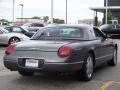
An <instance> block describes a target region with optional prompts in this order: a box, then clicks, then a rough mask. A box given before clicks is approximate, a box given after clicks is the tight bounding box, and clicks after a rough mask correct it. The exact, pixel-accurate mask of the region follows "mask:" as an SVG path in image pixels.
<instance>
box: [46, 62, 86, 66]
mask: <svg viewBox="0 0 120 90" xmlns="http://www.w3.org/2000/svg"><path fill="white" fill-rule="evenodd" d="M83 62H84V61H80V62H74V63H64V62H63V63H61V62H56V63H54V62H45V64H64V65H67V64H80V63H83Z"/></svg>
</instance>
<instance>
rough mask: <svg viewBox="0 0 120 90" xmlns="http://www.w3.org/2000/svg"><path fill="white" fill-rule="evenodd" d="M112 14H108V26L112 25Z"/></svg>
mask: <svg viewBox="0 0 120 90" xmlns="http://www.w3.org/2000/svg"><path fill="white" fill-rule="evenodd" d="M111 20H112V13H111V12H110V11H109V12H108V14H107V21H108V24H111V23H112V21H111Z"/></svg>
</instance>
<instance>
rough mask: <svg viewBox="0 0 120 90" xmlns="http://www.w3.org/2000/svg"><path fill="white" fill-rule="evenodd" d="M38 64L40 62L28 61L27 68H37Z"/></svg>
mask: <svg viewBox="0 0 120 90" xmlns="http://www.w3.org/2000/svg"><path fill="white" fill-rule="evenodd" d="M38 63H39V61H38V60H36V59H26V62H25V66H26V67H34V68H37V67H38Z"/></svg>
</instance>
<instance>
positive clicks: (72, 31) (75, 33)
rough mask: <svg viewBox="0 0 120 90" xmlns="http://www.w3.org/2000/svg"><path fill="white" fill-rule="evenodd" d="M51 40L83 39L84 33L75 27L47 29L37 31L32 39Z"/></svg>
mask: <svg viewBox="0 0 120 90" xmlns="http://www.w3.org/2000/svg"><path fill="white" fill-rule="evenodd" d="M51 37H54V38H52V39H56V37H57V38H83V37H84V33H83V29H82V28H76V27H47V28H44V29H41V30H39V31H38V32H37V33H36V34H35V35H34V36H33V39H51Z"/></svg>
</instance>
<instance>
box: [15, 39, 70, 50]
mask: <svg viewBox="0 0 120 90" xmlns="http://www.w3.org/2000/svg"><path fill="white" fill-rule="evenodd" d="M71 42H72V41H70V40H69V41H35V40H30V41H26V42H25V41H23V42H20V43H18V44H17V46H16V48H15V50H19V51H37V50H38V51H58V49H59V48H60V47H61V46H63V45H66V44H70V43H71Z"/></svg>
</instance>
